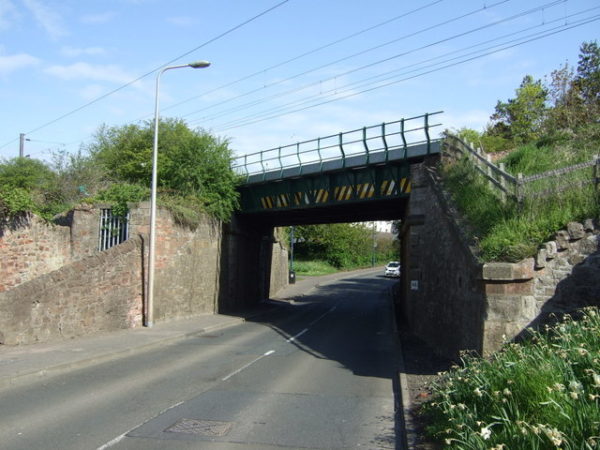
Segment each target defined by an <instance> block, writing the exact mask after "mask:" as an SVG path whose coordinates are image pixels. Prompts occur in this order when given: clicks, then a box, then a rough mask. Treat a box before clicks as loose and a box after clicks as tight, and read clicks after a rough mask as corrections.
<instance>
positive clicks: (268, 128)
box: [0, 0, 600, 161]
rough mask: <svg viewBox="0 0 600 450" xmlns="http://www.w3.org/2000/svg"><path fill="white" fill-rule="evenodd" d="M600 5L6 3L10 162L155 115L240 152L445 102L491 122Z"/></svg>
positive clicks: (447, 124)
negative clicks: (194, 65) (499, 106)
mask: <svg viewBox="0 0 600 450" xmlns="http://www.w3.org/2000/svg"><path fill="white" fill-rule="evenodd" d="M599 30H600V2H599V1H598V0H558V1H557V0H528V1H526V2H525V1H519V0H415V1H411V2H407V1H401V0H369V1H365V0H252V1H250V0H169V1H164V0H0V105H1V107H0V159H8V158H12V157H15V156H18V154H19V134H20V133H25V137H26V139H27V141H25V154H26V155H29V156H30V157H33V158H38V159H42V160H46V161H50V160H51V157H52V154H55V153H57V152H67V153H73V152H77V151H78V150H80V149H82V150H83V151H85V148H86V146H87V145H89V144H90V143H91V142H94V136H95V133H97V131H98V129H99V128H100V127H101V126H103V125H106V126H122V125H126V124H143V123H144V121H147V120H151V119H152V118H153V114H154V102H155V98H156V97H155V89H156V76H157V72H158V70H159V69H160V68H161V67H164V66H167V65H183V64H187V63H190V62H194V61H198V60H205V61H209V62H210V63H211V66H210V67H208V68H204V69H196V70H194V69H191V68H189V67H186V68H182V69H177V70H170V71H167V72H165V73H164V74H163V75H162V77H161V81H160V111H161V117H176V118H181V119H183V120H185V121H186V122H187V124H188V125H189V126H190V127H192V128H201V129H203V130H206V131H209V132H210V133H212V134H214V135H216V136H219V137H220V138H223V139H227V140H228V141H229V143H230V147H231V149H232V150H233V152H234V154H236V155H244V154H248V153H253V152H257V151H260V150H266V149H269V148H273V147H277V146H282V145H288V144H292V143H295V142H298V141H304V140H308V139H313V138H317V137H319V136H327V135H333V134H336V133H338V132H341V131H346V130H352V129H358V128H361V127H363V126H370V125H375V124H379V123H382V122H393V121H397V120H399V119H401V118H408V117H413V116H419V115H421V114H424V113H433V112H437V111H444V112H443V114H439V115H437V116H436V118H435V122H436V123H440V124H441V126H440V127H438V129H437V130H436V132H439V131H442V130H443V129H459V128H462V127H469V128H474V129H476V130H479V131H481V130H483V129H484V127H485V125H486V124H487V123H488V121H489V117H490V115H491V114H492V113H493V111H494V106H495V105H496V102H497V101H498V100H502V101H506V100H507V99H509V98H511V97H514V93H515V89H516V88H517V87H518V86H519V84H520V82H521V80H522V79H523V77H524V76H525V75H527V74H529V75H532V76H533V77H534V78H536V79H542V80H543V79H545V77H546V79H547V77H548V76H549V75H550V74H551V72H552V71H553V70H555V69H558V68H560V67H561V66H562V65H564V64H565V63H568V64H570V65H571V66H576V65H577V59H578V54H579V47H580V45H581V43H582V42H585V41H594V40H598V38H599V34H600V33H599Z"/></svg>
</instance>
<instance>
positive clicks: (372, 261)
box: [371, 221, 377, 267]
mask: <svg viewBox="0 0 600 450" xmlns="http://www.w3.org/2000/svg"><path fill="white" fill-rule="evenodd" d="M372 228H373V251H372V252H371V267H375V248H376V247H377V242H376V241H375V221H373V223H372Z"/></svg>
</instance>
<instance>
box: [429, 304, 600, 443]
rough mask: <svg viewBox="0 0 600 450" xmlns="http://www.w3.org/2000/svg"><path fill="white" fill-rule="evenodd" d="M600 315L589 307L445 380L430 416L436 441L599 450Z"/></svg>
mask: <svg viewBox="0 0 600 450" xmlns="http://www.w3.org/2000/svg"><path fill="white" fill-rule="evenodd" d="M598 348H600V312H599V311H598V309H597V308H586V309H584V310H583V311H582V312H581V313H580V314H578V317H577V320H573V318H571V316H566V317H565V318H564V319H563V320H561V321H559V322H558V323H557V324H556V325H554V326H546V329H545V330H544V331H543V332H537V331H531V335H530V338H529V339H527V340H525V341H524V342H522V343H519V344H517V343H509V344H506V345H505V346H504V348H503V349H502V350H501V351H499V352H497V353H496V354H494V356H493V357H491V358H490V359H482V358H478V357H473V356H466V355H465V356H464V357H463V361H462V362H463V364H462V365H461V367H457V366H455V367H454V368H452V369H451V370H450V371H449V372H447V373H445V374H441V376H440V377H439V378H438V380H437V381H436V382H435V383H434V384H433V385H432V391H433V395H432V398H431V400H430V401H429V402H428V403H426V404H425V405H424V407H423V410H422V413H423V415H424V417H425V418H426V419H427V421H428V423H429V426H428V428H427V432H428V434H429V435H430V436H431V437H433V438H434V439H436V440H437V441H439V442H440V443H441V444H443V445H445V448H457V449H458V448H460V449H497V450H500V449H504V450H509V449H531V450H536V449H554V448H562V449H590V450H591V449H597V448H599V446H600V355H598V352H597V349H598Z"/></svg>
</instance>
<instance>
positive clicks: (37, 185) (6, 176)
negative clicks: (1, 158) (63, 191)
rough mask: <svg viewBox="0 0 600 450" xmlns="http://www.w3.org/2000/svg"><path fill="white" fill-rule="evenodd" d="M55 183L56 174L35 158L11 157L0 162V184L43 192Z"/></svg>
mask: <svg viewBox="0 0 600 450" xmlns="http://www.w3.org/2000/svg"><path fill="white" fill-rule="evenodd" d="M55 184H56V174H55V173H54V172H53V171H52V170H51V169H50V168H49V167H48V166H46V165H45V164H44V163H43V162H42V161H38V160H37V159H31V158H13V159H10V160H8V161H6V162H3V163H2V164H0V186H3V187H11V188H20V189H25V190H27V191H33V190H35V191H41V192H43V191H48V190H50V189H51V188H53V187H54V186H55Z"/></svg>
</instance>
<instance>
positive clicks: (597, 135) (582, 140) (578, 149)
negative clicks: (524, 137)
mask: <svg viewBox="0 0 600 450" xmlns="http://www.w3.org/2000/svg"><path fill="white" fill-rule="evenodd" d="M597 154H600V123H590V124H587V125H583V126H581V127H579V128H578V129H577V132H572V131H569V130H557V131H554V132H552V133H551V134H547V135H545V136H543V137H542V138H541V139H539V140H538V141H537V142H534V143H531V144H527V145H523V146H520V147H519V148H517V149H516V150H514V151H513V152H511V153H510V154H509V155H507V156H506V157H505V158H503V159H501V160H500V162H504V163H505V165H506V169H507V170H508V171H509V172H511V173H513V174H517V173H522V174H524V175H530V174H535V173H540V172H545V171H547V170H552V169H556V168H559V167H566V166H570V165H573V164H577V163H580V162H583V161H589V160H590V159H592V158H593V157H594V156H595V155H597Z"/></svg>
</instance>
